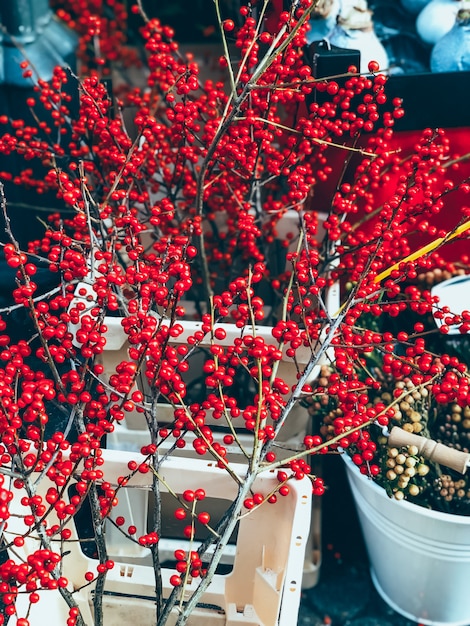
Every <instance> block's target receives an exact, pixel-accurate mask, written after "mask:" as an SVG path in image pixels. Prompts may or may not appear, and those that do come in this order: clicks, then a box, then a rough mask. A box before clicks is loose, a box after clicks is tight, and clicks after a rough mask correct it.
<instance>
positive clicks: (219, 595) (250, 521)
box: [4, 450, 311, 626]
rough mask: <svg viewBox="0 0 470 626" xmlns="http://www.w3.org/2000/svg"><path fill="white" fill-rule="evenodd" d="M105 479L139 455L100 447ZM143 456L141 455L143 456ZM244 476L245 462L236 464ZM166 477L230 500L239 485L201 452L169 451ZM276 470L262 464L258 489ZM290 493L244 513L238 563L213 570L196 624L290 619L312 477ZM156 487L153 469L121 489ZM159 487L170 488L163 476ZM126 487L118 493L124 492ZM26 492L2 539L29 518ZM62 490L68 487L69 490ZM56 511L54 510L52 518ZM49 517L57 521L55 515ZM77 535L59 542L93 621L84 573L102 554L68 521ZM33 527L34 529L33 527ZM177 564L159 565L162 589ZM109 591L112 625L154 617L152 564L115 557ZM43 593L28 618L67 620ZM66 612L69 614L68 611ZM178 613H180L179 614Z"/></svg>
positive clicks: (53, 623)
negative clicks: (93, 552) (89, 552)
mask: <svg viewBox="0 0 470 626" xmlns="http://www.w3.org/2000/svg"><path fill="white" fill-rule="evenodd" d="M103 459H104V464H103V466H102V470H103V472H104V477H103V480H105V481H108V482H110V483H111V484H112V485H116V484H117V483H118V478H119V476H126V475H128V473H129V470H128V468H127V463H128V462H129V461H130V460H137V461H138V462H139V456H138V455H135V454H132V453H127V452H122V451H114V450H104V451H103ZM140 459H141V460H143V457H140ZM233 469H234V471H235V472H236V474H237V475H239V476H240V477H243V476H244V475H245V473H246V466H244V465H234V466H233ZM160 472H161V475H162V476H163V477H164V481H165V484H167V485H169V486H170V487H171V489H172V490H173V491H174V492H175V493H178V494H181V493H182V492H183V491H184V490H186V489H193V490H195V489H198V488H204V489H205V491H206V494H207V496H208V497H212V498H217V499H221V500H225V501H226V502H227V504H229V503H230V502H232V501H233V500H234V499H235V498H236V496H237V491H238V486H237V483H236V482H235V481H234V480H233V479H232V478H231V477H230V476H229V475H228V474H227V473H226V472H225V471H224V470H221V469H220V468H217V467H216V466H215V464H214V463H208V462H206V461H202V460H199V459H190V458H169V459H168V460H167V461H165V463H164V464H163V466H162V467H161V468H160ZM276 484H277V478H276V474H275V472H264V473H262V474H260V475H259V476H258V478H257V479H256V482H255V485H254V488H255V489H256V491H259V492H261V493H264V494H267V493H270V492H271V491H272V489H274V488H275V486H276ZM289 485H290V487H291V488H290V493H289V495H287V496H286V497H280V498H278V501H277V503H276V504H274V505H269V504H264V505H262V506H260V507H257V508H255V509H253V510H252V511H250V512H249V514H248V515H245V516H242V517H241V519H240V521H239V528H238V536H237V541H236V548H235V557H234V562H233V569H232V571H231V572H230V573H229V574H226V575H222V574H216V575H215V576H214V578H213V580H212V581H211V583H210V585H209V587H208V589H207V591H206V592H205V593H204V595H203V596H202V598H201V603H203V605H204V606H200V607H197V608H196V609H195V610H194V613H193V614H192V616H191V621H190V623H191V625H192V626H211V625H214V626H216V625H217V626H218V625H221V626H222V625H223V626H237V625H244V626H292V625H293V624H294V623H295V620H296V615H297V613H298V608H299V603H300V590H301V579H302V565H303V556H304V552H305V545H306V541H307V536H308V532H309V524H310V510H311V485H310V481H309V480H308V479H303V480H301V481H291V482H290V483H289ZM49 486H50V483H49V481H48V479H47V478H45V479H43V480H42V481H41V482H40V483H39V485H38V493H42V494H44V493H45V492H46V491H47V488H48V487H49ZM151 488H152V474H151V473H150V472H149V473H146V474H141V473H137V474H136V475H135V476H133V477H132V478H131V479H130V480H129V483H128V484H127V486H126V487H125V488H123V490H122V492H135V491H138V492H148V491H150V490H151ZM161 489H162V491H163V492H164V491H166V487H165V485H164V484H161ZM122 492H119V497H120V498H122V497H123V496H122ZM25 493H26V492H21V491H17V492H15V499H14V501H13V502H12V503H11V513H12V516H11V517H10V520H9V522H8V525H7V528H6V530H5V531H4V539H5V541H6V542H10V541H11V540H12V539H13V537H14V536H15V535H16V534H23V533H24V532H25V526H24V524H23V522H22V519H21V514H22V513H24V511H23V509H22V506H21V498H22V497H23V496H24V495H25ZM64 495H65V494H64ZM53 517H54V514H51V518H53ZM49 523H50V524H53V523H55V521H54V519H50V521H49ZM67 527H69V528H70V530H71V532H72V536H71V539H70V541H68V542H66V543H64V544H62V545H61V544H60V543H57V551H60V550H62V553H63V561H62V574H63V575H64V576H65V577H66V578H67V579H68V580H69V583H70V590H75V593H74V598H75V600H76V601H77V603H78V604H79V607H80V610H81V611H82V614H83V617H84V620H85V622H86V623H87V624H88V625H89V626H92V624H93V623H94V622H93V617H92V611H91V608H90V607H91V596H92V592H93V585H88V586H84V585H85V578H84V574H85V572H87V571H96V566H97V563H98V562H97V561H95V560H93V559H91V558H89V557H87V556H85V554H84V553H83V552H82V551H81V549H80V543H79V542H78V541H77V539H78V534H77V529H76V528H75V525H74V523H73V522H72V521H68V522H67ZM33 535H34V531H33ZM39 547H40V542H39V539H38V538H37V537H36V538H35V537H34V536H29V537H28V538H27V539H26V541H25V545H24V546H23V547H22V548H14V550H11V551H10V554H9V556H10V557H11V558H13V559H14V560H16V561H17V562H21V561H22V560H23V559H24V558H26V556H27V554H29V553H31V551H33V550H34V549H37V548H39ZM173 573H174V570H171V569H166V568H164V569H163V571H162V577H163V588H164V597H168V595H169V593H170V592H171V590H172V586H171V584H170V582H169V579H170V576H171V575H172V574H173ZM196 585H197V580H196V581H192V582H191V583H190V584H188V586H187V588H185V592H184V599H185V600H188V599H189V597H190V596H191V594H192V592H193V590H194V589H195V587H196ZM105 591H106V593H105V596H104V609H105V618H104V626H114V625H115V624H116V625H117V624H118V623H119V624H122V623H128V622H129V623H130V622H131V621H132V622H133V623H135V624H139V626H146V625H147V624H149V625H150V624H155V582H154V572H153V568H152V567H150V566H145V565H139V564H137V565H135V564H132V563H129V562H127V561H125V560H124V561H119V559H116V564H115V567H114V568H113V569H112V570H110V571H109V572H108V574H107V578H106V585H105ZM40 595H41V600H40V601H39V603H38V604H37V605H32V607H31V611H30V614H29V619H30V623H31V624H34V625H36V624H40V623H44V616H45V615H47V624H48V626H65V621H66V616H67V607H66V605H65V601H64V600H63V599H62V597H61V596H60V593H59V592H58V591H47V592H40ZM28 604H29V603H28V599H27V594H19V596H18V601H17V614H18V616H22V615H24V614H25V613H26V611H27V610H28ZM64 617H65V619H64ZM175 619H176V615H175Z"/></svg>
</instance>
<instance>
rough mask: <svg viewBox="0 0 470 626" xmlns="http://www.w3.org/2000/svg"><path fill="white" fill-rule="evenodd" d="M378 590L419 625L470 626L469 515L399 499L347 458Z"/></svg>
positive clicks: (389, 602)
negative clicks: (445, 511)
mask: <svg viewBox="0 0 470 626" xmlns="http://www.w3.org/2000/svg"><path fill="white" fill-rule="evenodd" d="M343 459H344V462H345V464H346V469H347V476H348V480H349V484H350V486H351V490H352V493H353V496H354V500H355V503H356V508H357V511H358V515H359V521H360V524H361V527H362V531H363V534H364V540H365V543H366V547H367V551H368V554H369V559H370V564H371V574H372V579H373V582H374V586H375V588H376V589H377V591H378V592H379V594H380V595H381V596H382V598H383V599H384V600H385V601H386V602H387V604H389V605H390V606H391V607H392V608H393V609H395V610H396V611H398V612H399V613H401V614H402V615H404V616H405V617H407V618H409V619H412V620H415V621H417V622H419V623H421V624H431V625H432V626H468V625H469V624H470V601H469V597H470V596H469V585H470V517H465V516H460V515H449V514H447V513H440V512H437V511H431V510H428V509H425V508H424V507H421V506H418V505H416V504H412V503H411V502H405V501H400V502H399V501H397V500H394V499H391V498H389V497H388V496H387V494H386V492H385V490H384V489H382V488H381V487H379V485H377V484H376V483H374V482H373V480H371V479H369V478H367V477H365V476H363V475H362V474H361V473H360V472H359V470H358V468H357V467H356V466H355V465H354V463H353V462H352V461H351V459H350V458H349V457H348V456H347V455H346V454H344V455H343Z"/></svg>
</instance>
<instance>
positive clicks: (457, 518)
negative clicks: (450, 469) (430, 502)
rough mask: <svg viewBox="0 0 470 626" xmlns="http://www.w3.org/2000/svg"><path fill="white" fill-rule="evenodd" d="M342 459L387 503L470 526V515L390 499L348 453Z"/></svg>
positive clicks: (342, 454) (423, 514)
mask: <svg viewBox="0 0 470 626" xmlns="http://www.w3.org/2000/svg"><path fill="white" fill-rule="evenodd" d="M341 457H342V458H343V461H344V463H345V464H346V465H347V466H348V469H350V470H351V471H352V472H355V473H356V475H357V477H358V478H359V479H362V480H367V481H369V487H370V488H371V489H373V490H374V491H375V492H376V493H377V495H378V496H380V497H381V498H384V499H385V500H387V501H390V500H391V501H393V502H394V503H395V504H396V505H397V506H399V507H402V508H404V509H405V510H406V509H409V510H410V511H415V512H416V513H420V514H421V515H422V516H423V517H428V518H431V519H437V520H442V521H447V522H448V521H449V518H452V523H453V524H457V525H460V524H461V525H462V526H468V525H469V524H470V515H457V514H455V513H444V512H443V511H435V510H434V509H427V508H426V507H424V506H420V505H419V504H414V503H413V502H410V501H409V500H394V499H393V498H390V496H389V495H388V494H387V492H386V491H385V489H384V488H383V487H381V486H380V485H378V484H377V483H376V482H375V481H374V479H373V478H371V477H370V476H366V475H365V474H361V472H360V471H359V468H358V466H357V465H356V464H355V463H353V461H352V459H351V457H350V456H349V455H348V453H347V452H342V453H341Z"/></svg>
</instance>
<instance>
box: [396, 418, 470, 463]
mask: <svg viewBox="0 0 470 626" xmlns="http://www.w3.org/2000/svg"><path fill="white" fill-rule="evenodd" d="M387 443H388V445H389V446H390V447H394V448H401V447H402V446H416V447H417V448H418V452H419V454H422V455H423V456H424V457H425V458H427V459H429V460H430V461H435V462H436V463H439V465H445V466H446V467H449V468H451V469H453V470H455V471H457V472H460V474H465V473H466V471H467V467H468V465H469V464H470V454H469V453H468V452H461V451H460V450H455V449H454V448H449V446H445V445H444V444H443V443H438V442H437V441H434V440H433V439H428V438H427V437H421V436H420V435H415V434H413V433H409V432H408V431H406V430H403V429H402V428H399V427H398V426H394V427H393V428H392V430H391V431H390V435H389V437H388V442H387Z"/></svg>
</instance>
